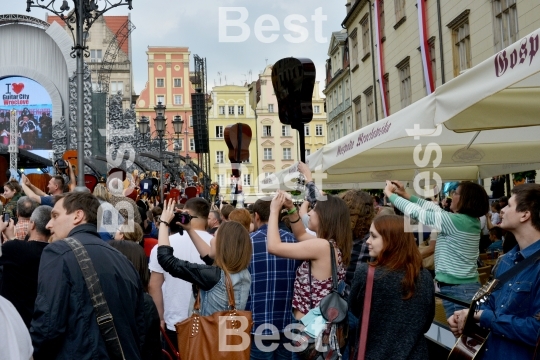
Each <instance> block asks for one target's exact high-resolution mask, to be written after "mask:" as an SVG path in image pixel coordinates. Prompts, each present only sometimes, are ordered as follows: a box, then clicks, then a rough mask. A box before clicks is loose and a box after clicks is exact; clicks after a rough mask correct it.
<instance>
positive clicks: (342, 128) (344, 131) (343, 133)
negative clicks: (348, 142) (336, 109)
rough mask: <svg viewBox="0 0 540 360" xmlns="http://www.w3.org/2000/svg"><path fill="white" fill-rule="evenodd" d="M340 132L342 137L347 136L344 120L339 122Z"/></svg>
mask: <svg viewBox="0 0 540 360" xmlns="http://www.w3.org/2000/svg"><path fill="white" fill-rule="evenodd" d="M339 131H340V133H341V136H345V135H347V131H346V130H345V125H343V120H341V121H340V122H339Z"/></svg>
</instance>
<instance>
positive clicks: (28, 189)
mask: <svg viewBox="0 0 540 360" xmlns="http://www.w3.org/2000/svg"><path fill="white" fill-rule="evenodd" d="M21 180H22V181H21V187H22V189H23V191H24V193H25V194H26V196H28V197H29V198H30V199H32V200H35V201H37V202H38V203H40V204H41V197H40V195H38V194H37V193H36V192H35V191H34V190H33V189H34V188H36V187H35V186H34V185H32V184H31V183H30V180H28V178H27V177H26V175H24V174H23V176H22V178H21ZM36 189H37V188H36ZM37 190H39V189H37ZM39 191H40V192H42V193H43V191H41V190H39ZM41 196H45V193H43V195H41Z"/></svg>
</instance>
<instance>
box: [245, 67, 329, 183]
mask: <svg viewBox="0 0 540 360" xmlns="http://www.w3.org/2000/svg"><path fill="white" fill-rule="evenodd" d="M250 88H251V91H252V99H256V97H257V96H258V99H257V100H258V102H257V106H256V113H257V144H258V154H259V156H258V159H259V165H258V168H259V173H260V174H261V176H260V177H259V182H260V181H262V180H263V179H264V178H266V177H267V176H270V175H271V174H273V173H277V172H279V171H281V170H282V169H285V168H288V167H289V166H291V165H293V164H294V163H295V162H296V161H298V160H299V159H300V157H299V156H298V153H299V149H300V147H299V143H298V134H297V131H296V130H294V129H292V128H291V127H290V126H289V125H283V124H282V123H281V122H280V121H279V114H278V104H277V98H276V95H275V94H274V88H273V86H272V65H269V66H267V67H266V68H265V69H264V71H263V72H262V73H261V74H260V75H259V80H258V81H257V82H255V83H253V84H252V86H251V87H250ZM257 100H254V101H253V102H255V101H257ZM324 101H325V99H324V98H321V96H320V90H319V82H318V81H317V82H315V88H314V90H313V98H312V102H313V120H312V121H311V122H310V123H309V124H305V126H304V134H305V144H306V155H307V156H309V155H310V154H312V153H313V152H315V151H317V150H318V149H320V148H321V147H323V146H324V145H326V113H325V111H324Z"/></svg>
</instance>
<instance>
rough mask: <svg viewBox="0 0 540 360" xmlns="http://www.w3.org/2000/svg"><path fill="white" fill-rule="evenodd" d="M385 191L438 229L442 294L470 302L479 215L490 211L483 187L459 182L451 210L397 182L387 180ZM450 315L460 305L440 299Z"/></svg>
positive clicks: (473, 290) (475, 273) (474, 280)
mask: <svg viewBox="0 0 540 360" xmlns="http://www.w3.org/2000/svg"><path fill="white" fill-rule="evenodd" d="M384 193H385V194H386V196H387V197H388V198H389V200H390V201H391V202H392V204H394V206H395V207H396V208H398V209H399V210H401V211H402V212H403V213H404V214H405V215H407V216H409V217H410V218H412V219H415V220H418V221H419V222H421V223H422V224H424V225H427V226H430V227H432V228H434V229H436V230H437V231H439V234H438V236H437V244H436V246H435V280H436V281H437V283H438V287H439V289H440V292H441V294H444V295H448V296H451V297H453V298H456V299H459V300H462V301H466V302H470V301H471V299H472V298H473V296H474V294H475V293H476V291H477V290H478V288H479V287H480V283H479V281H478V270H477V264H476V261H477V259H478V243H479V241H480V233H481V228H480V220H479V219H478V218H479V217H480V216H482V215H485V214H486V213H487V212H488V211H489V198H488V195H487V193H486V190H484V188H483V187H482V186H480V185H478V184H475V183H472V182H468V181H464V182H461V183H460V184H459V186H458V188H457V189H456V191H455V193H454V195H453V196H452V204H451V205H450V210H452V211H453V213H450V212H447V211H444V210H443V209H441V208H440V207H439V206H437V205H436V204H434V203H432V202H431V201H425V200H423V199H420V198H418V197H416V196H412V195H409V194H408V193H407V192H406V191H405V188H404V187H403V185H402V184H401V183H400V182H399V181H389V180H387V181H386V188H385V189H384ZM443 306H444V311H445V313H446V317H447V318H449V317H450V316H452V315H453V314H454V312H455V311H456V310H459V309H462V308H463V307H462V306H459V305H456V304H454V303H452V302H450V301H446V300H443Z"/></svg>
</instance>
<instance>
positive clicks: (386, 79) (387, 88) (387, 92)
mask: <svg viewBox="0 0 540 360" xmlns="http://www.w3.org/2000/svg"><path fill="white" fill-rule="evenodd" d="M389 77H390V75H389V74H388V73H386V74H384V75H383V81H384V82H383V84H384V97H385V98H386V108H387V109H388V113H390V80H389Z"/></svg>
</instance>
